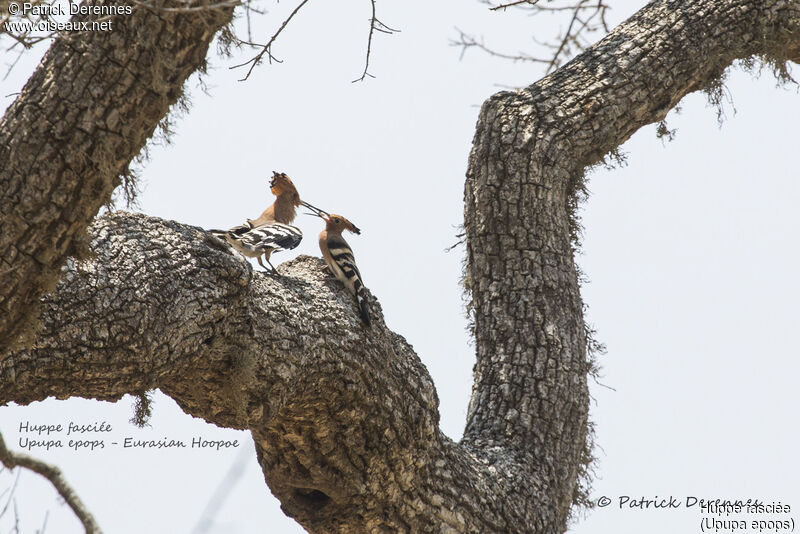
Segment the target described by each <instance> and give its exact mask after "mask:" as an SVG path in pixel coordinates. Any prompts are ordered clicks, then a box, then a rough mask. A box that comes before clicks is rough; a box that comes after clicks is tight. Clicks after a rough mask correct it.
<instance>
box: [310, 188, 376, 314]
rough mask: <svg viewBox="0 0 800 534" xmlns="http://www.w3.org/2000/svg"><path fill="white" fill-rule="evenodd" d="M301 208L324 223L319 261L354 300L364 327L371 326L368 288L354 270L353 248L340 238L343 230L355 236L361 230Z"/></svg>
mask: <svg viewBox="0 0 800 534" xmlns="http://www.w3.org/2000/svg"><path fill="white" fill-rule="evenodd" d="M303 205H304V206H306V207H307V208H309V209H311V210H312V211H314V213H313V215H316V216H317V217H320V218H321V219H322V220H323V221H325V229H324V230H323V231H322V232H320V234H319V249H320V251H321V252H322V258H323V259H324V260H325V263H326V264H327V265H328V269H329V270H330V271H331V273H332V274H333V275H334V276H335V277H336V278H337V279H338V280H339V281H341V282H342V283H343V284H344V286H345V287H346V288H347V289H348V291H350V293H352V294H353V295H354V296H355V297H356V302H357V304H358V309H359V313H360V315H361V320H362V321H364V324H365V325H367V326H371V325H372V319H371V318H370V315H369V305H368V301H367V288H366V287H364V282H363V281H362V280H361V273H360V272H359V271H358V267H356V260H355V257H353V249H351V248H350V245H348V244H347V241H345V240H344V237H342V232H343V231H344V230H348V231H350V232H353V233H354V234H360V233H361V230H359V229H358V228H357V227H356V225H354V224H353V223H351V222H350V221H348V220H347V219H345V218H344V217H342V216H341V215H333V214H329V213H327V212H325V211H322V210H321V209H319V208H314V207H313V206H310V205H308V204H305V203H304V204H303Z"/></svg>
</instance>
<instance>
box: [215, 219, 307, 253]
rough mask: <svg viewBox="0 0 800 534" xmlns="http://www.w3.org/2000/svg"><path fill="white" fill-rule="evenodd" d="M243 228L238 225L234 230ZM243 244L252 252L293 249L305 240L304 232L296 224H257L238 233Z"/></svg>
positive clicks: (237, 236)
mask: <svg viewBox="0 0 800 534" xmlns="http://www.w3.org/2000/svg"><path fill="white" fill-rule="evenodd" d="M238 228H241V227H237V228H235V229H232V230H231V232H233V231H234V230H236V229H238ZM236 238H238V240H239V242H240V243H241V245H242V246H243V247H244V248H246V249H247V250H250V251H251V252H267V251H276V250H291V249H293V248H295V247H296V246H297V245H299V244H300V241H302V240H303V232H301V231H300V229H299V228H298V227H296V226H291V225H288V224H283V223H270V224H264V225H262V226H256V227H255V228H252V229H250V230H247V231H244V232H242V233H241V234H238V235H236Z"/></svg>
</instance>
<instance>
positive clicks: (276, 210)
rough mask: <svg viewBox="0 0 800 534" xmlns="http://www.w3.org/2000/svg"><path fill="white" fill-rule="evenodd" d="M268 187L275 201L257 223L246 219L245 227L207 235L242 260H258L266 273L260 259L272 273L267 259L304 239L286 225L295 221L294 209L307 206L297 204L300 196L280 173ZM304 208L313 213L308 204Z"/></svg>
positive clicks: (300, 233) (300, 234) (274, 173)
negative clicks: (229, 246) (234, 251)
mask: <svg viewBox="0 0 800 534" xmlns="http://www.w3.org/2000/svg"><path fill="white" fill-rule="evenodd" d="M269 186H270V191H272V194H274V195H275V196H276V197H277V198H276V199H275V202H273V203H272V205H271V206H270V207H268V208H267V209H265V210H264V212H263V213H262V214H261V215H259V217H258V218H257V219H247V222H245V223H244V224H242V225H239V226H235V227H233V228H231V229H230V230H210V232H211V233H212V234H214V235H215V236H217V237H219V238H221V239H223V240H225V241H227V242H228V243H229V244H230V245H231V246H232V247H233V248H234V249H236V250H238V251H239V252H241V253H242V254H243V255H244V256H246V257H248V258H257V259H258V264H259V265H261V267H263V268H264V269H266V268H267V267H266V266H265V265H264V264H263V263H262V262H261V258H262V256H263V258H264V259H265V260H267V263H268V264H269V266H270V267H272V271H273V272H274V271H276V269H275V266H274V265H272V263H271V262H270V261H269V257H270V255H272V253H273V252H277V251H281V250H291V249H293V248H295V247H296V246H297V245H299V244H300V241H302V239H303V232H302V231H300V229H299V228H298V227H296V226H292V225H290V224H289V223H291V222H292V221H294V218H295V216H296V215H297V207H298V206H300V205H307V204H306V203H305V202H303V201H301V200H300V194H299V193H298V192H297V188H296V187H295V186H294V184H293V183H292V180H291V179H290V178H289V177H288V176H286V175H285V174H284V173H282V172H277V171H273V172H272V179H271V180H270V184H269ZM307 206H308V207H309V208H311V209H316V208H314V207H313V206H311V205H310V204H309V205H307Z"/></svg>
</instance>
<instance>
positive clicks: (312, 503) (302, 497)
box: [294, 488, 331, 510]
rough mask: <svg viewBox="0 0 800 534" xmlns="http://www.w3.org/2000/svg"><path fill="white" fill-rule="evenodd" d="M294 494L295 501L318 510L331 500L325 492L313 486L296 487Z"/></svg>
mask: <svg viewBox="0 0 800 534" xmlns="http://www.w3.org/2000/svg"><path fill="white" fill-rule="evenodd" d="M294 496H295V498H296V499H297V501H298V502H299V503H300V504H302V505H303V506H305V507H306V508H308V509H309V510H319V509H320V508H323V507H324V506H325V505H326V504H328V503H329V502H330V501H331V498H330V497H328V496H327V495H326V494H325V493H323V492H321V491H320V490H318V489H313V488H296V489H295V490H294Z"/></svg>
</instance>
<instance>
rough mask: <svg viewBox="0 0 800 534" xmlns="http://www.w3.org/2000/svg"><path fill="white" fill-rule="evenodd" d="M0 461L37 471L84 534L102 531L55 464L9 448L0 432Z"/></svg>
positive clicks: (7, 464)
mask: <svg viewBox="0 0 800 534" xmlns="http://www.w3.org/2000/svg"><path fill="white" fill-rule="evenodd" d="M0 462H1V463H2V464H3V465H4V466H6V467H7V468H8V469H14V468H15V467H24V468H25V469H30V470H31V471H33V472H34V473H38V474H40V475H42V476H43V477H45V478H46V479H47V480H49V481H50V483H51V484H52V485H53V487H54V488H55V489H56V491H57V492H58V494H59V495H61V498H63V499H64V501H65V502H66V503H67V505H68V506H69V507H70V508H71V509H72V511H73V512H75V515H76V516H77V517H78V519H79V520H80V522H81V523H82V524H83V528H84V529H85V530H86V534H101V533H102V531H101V530H100V527H99V526H98V525H97V522H96V521H95V520H94V516H92V514H91V512H89V510H88V509H87V508H86V506H85V505H84V504H83V501H81V499H80V497H78V494H77V493H75V490H74V489H73V488H72V486H70V484H69V482H67V481H66V479H65V478H64V475H62V474H61V470H60V469H59V468H58V467H57V466H55V465H51V464H48V463H46V462H43V461H41V460H39V459H38V458H34V457H33V456H30V455H29V454H24V453H20V452H14V451H12V450H10V449H9V448H8V447H7V446H6V442H5V440H4V439H3V435H2V434H0Z"/></svg>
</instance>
